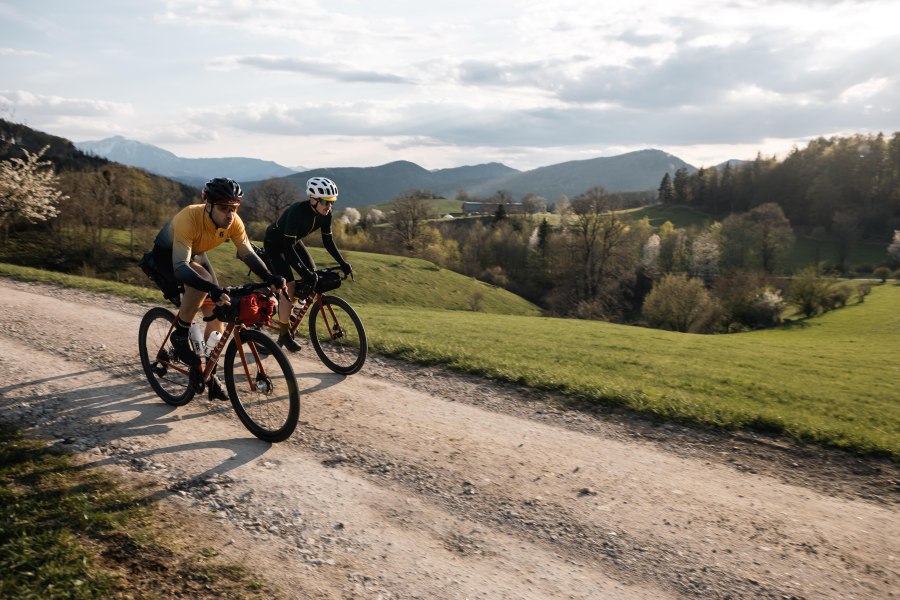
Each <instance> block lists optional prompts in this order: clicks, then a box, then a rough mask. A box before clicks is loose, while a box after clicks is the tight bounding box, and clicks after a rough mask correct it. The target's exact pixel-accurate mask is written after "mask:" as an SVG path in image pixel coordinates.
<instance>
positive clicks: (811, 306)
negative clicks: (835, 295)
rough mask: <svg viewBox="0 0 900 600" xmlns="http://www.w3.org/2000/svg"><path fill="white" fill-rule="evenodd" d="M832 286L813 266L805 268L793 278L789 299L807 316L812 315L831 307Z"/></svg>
mask: <svg viewBox="0 0 900 600" xmlns="http://www.w3.org/2000/svg"><path fill="white" fill-rule="evenodd" d="M830 288H831V284H830V283H829V282H828V281H827V280H825V279H821V278H820V277H819V276H818V275H816V272H815V271H814V270H813V269H812V268H808V269H804V270H802V271H800V273H798V274H797V275H795V276H794V278H793V279H792V280H791V290H790V293H789V294H788V300H789V301H790V302H791V303H793V304H795V305H796V306H797V309H798V310H799V311H800V312H802V313H803V314H804V315H805V316H807V317H811V316H813V315H816V314H819V313H820V312H824V311H826V310H829V309H830V308H831V305H830V300H829V292H830Z"/></svg>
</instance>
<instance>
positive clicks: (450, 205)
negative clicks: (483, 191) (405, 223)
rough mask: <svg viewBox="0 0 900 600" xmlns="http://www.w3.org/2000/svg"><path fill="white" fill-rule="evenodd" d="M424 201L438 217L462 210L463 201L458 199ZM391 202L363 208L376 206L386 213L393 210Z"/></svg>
mask: <svg viewBox="0 0 900 600" xmlns="http://www.w3.org/2000/svg"><path fill="white" fill-rule="evenodd" d="M424 202H425V204H426V205H428V206H429V207H430V208H431V210H432V212H433V213H434V215H435V216H438V217H443V216H444V215H446V214H448V213H460V212H462V205H463V203H462V202H460V201H459V200H450V199H449V198H433V199H431V200H425V201H424ZM393 204H394V203H393V201H391V202H384V203H382V204H374V205H372V206H367V207H365V208H367V209H369V208H377V209H378V210H380V211H382V212H384V213H388V212H391V211H392V210H394V207H393Z"/></svg>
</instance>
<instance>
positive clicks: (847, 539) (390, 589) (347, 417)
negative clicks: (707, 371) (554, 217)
mask: <svg viewBox="0 0 900 600" xmlns="http://www.w3.org/2000/svg"><path fill="white" fill-rule="evenodd" d="M0 297H2V300H0V311H2V315H3V316H2V318H0V370H2V372H3V373H4V375H5V376H4V383H3V384H2V387H0V394H2V395H0V418H2V419H4V420H9V421H13V422H15V423H18V424H20V425H25V426H32V427H34V428H35V431H36V432H37V433H39V434H41V435H44V436H47V437H50V438H53V439H55V440H57V442H58V443H60V444H64V445H66V446H67V447H70V448H72V449H73V451H75V452H78V453H79V454H80V457H81V460H83V461H84V462H85V463H86V464H89V465H92V466H93V465H96V466H107V467H109V468H112V469H114V470H116V471H119V472H124V473H126V474H127V475H129V476H133V477H141V478H143V479H145V480H146V481H149V482H150V483H151V485H152V486H153V490H154V495H155V496H156V497H158V498H161V499H162V500H163V501H164V502H166V503H172V504H173V505H175V506H177V507H179V508H180V509H181V510H185V511H191V512H192V514H196V515H197V518H196V523H197V530H196V531H185V532H184V538H185V540H188V541H190V540H191V539H194V537H195V536H196V537H204V536H206V538H210V537H211V538H212V539H217V540H220V541H221V543H222V545H223V550H224V551H225V553H226V556H229V557H231V558H236V559H238V560H240V561H242V562H244V563H246V564H248V565H251V566H252V567H253V568H254V569H255V570H256V571H257V572H258V573H259V574H260V575H261V576H262V577H265V578H266V579H267V580H269V581H271V582H272V583H273V584H275V585H278V586H280V587H281V588H282V589H283V590H284V591H285V593H286V594H287V595H290V596H295V597H298V598H306V597H314V598H356V597H359V598H379V597H381V598H665V597H676V598H677V597H702V598H761V597H762V598H779V599H780V598H792V597H796V598H835V599H837V598H840V599H846V598H865V599H869V598H890V597H894V596H895V595H896V594H898V593H900V576H898V573H900V568H898V561H900V519H898V510H897V508H898V500H900V494H898V482H900V472H898V469H897V467H896V465H892V464H891V463H888V462H884V461H872V460H869V461H863V460H858V459H854V458H852V457H847V456H845V455H843V454H840V453H835V452H825V451H819V450H814V449H804V448H798V447H795V446H793V445H791V444H788V443H785V442H783V441H777V440H765V439H758V438H755V437H753V436H746V435H744V436H731V437H728V436H720V435H715V434H710V433H703V432H696V431H691V430H688V429H684V428H681V427H673V426H662V427H659V426H654V425H653V424H648V423H642V422H640V421H635V420H633V419H627V418H624V417H620V416H616V415H601V414H593V415H592V414H586V413H582V412H578V411H575V410H568V409H565V408H562V405H561V404H560V403H559V402H558V400H557V399H554V398H548V397H541V396H537V395H532V394H529V393H527V392H526V391H523V390H517V389H513V388H510V387H505V386H499V385H495V384H493V383H491V382H488V381H483V380H477V379H475V378H468V377H459V376H453V375H450V374H447V373H444V372H441V371H438V370H435V369H417V368H413V367H410V366H409V365H404V364H402V363H397V362H394V361H388V360H385V359H381V358H378V357H370V359H369V362H368V363H367V365H366V367H365V368H364V369H363V371H362V372H361V373H359V374H357V375H354V376H352V377H349V378H342V377H339V376H336V375H334V374H332V373H330V372H329V371H327V369H325V367H323V366H322V365H321V363H319V362H318V361H317V360H316V359H315V355H314V353H313V352H312V350H311V349H310V348H308V347H306V348H304V350H303V351H302V352H301V353H300V354H299V356H298V357H295V358H294V359H293V362H294V368H295V371H296V372H297V375H298V380H299V382H300V388H301V393H302V396H301V424H300V426H299V427H298V431H297V432H296V433H295V434H294V436H293V437H292V438H291V440H289V441H288V442H285V443H282V444H278V445H275V446H271V445H269V444H265V443H262V442H260V441H258V440H256V439H255V438H252V437H251V436H250V435H249V434H248V433H247V431H246V430H245V429H244V428H243V427H242V425H241V424H240V422H239V421H238V420H237V418H236V417H235V416H234V414H233V412H232V411H231V409H230V406H229V405H227V404H223V403H211V402H208V401H207V400H205V398H203V399H199V398H198V399H195V400H194V401H193V402H192V403H191V404H189V405H188V406H186V407H182V408H178V409H174V408H171V407H169V406H167V405H165V404H163V403H162V401H160V400H159V399H158V398H157V397H156V396H155V395H153V393H152V392H151V391H150V390H149V387H148V386H147V385H146V383H145V381H144V380H143V377H142V374H141V370H140V363H139V360H138V357H137V346H136V339H137V330H138V324H139V321H140V315H142V314H143V312H144V311H145V310H146V307H144V306H140V305H136V304H127V303H122V302H121V301H119V300H116V299H112V298H105V297H100V296H90V295H86V294H82V293H78V292H73V291H69V290H60V289H56V288H48V287H47V286H34V285H28V284H20V283H15V282H11V281H5V280H0ZM362 316H363V320H364V321H365V314H363V315H362Z"/></svg>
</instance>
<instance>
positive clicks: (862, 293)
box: [856, 281, 872, 304]
mask: <svg viewBox="0 0 900 600" xmlns="http://www.w3.org/2000/svg"><path fill="white" fill-rule="evenodd" d="M871 293H872V284H871V283H870V282H868V281H866V282H863V283H861V284H859V285H858V286H857V287H856V301H857V302H859V303H860V304H862V303H863V302H865V301H866V296H868V295H869V294H871Z"/></svg>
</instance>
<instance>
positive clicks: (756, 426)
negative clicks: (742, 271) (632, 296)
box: [0, 249, 900, 461]
mask: <svg viewBox="0 0 900 600" xmlns="http://www.w3.org/2000/svg"><path fill="white" fill-rule="evenodd" d="M315 252H316V253H319V252H321V251H320V250H318V249H315ZM232 256H233V249H232V250H230V251H223V256H222V257H217V256H213V259H212V260H213V263H214V264H215V265H216V267H220V266H221V267H223V268H222V269H221V275H222V277H223V279H229V280H231V282H232V283H241V282H244V281H247V280H248V278H247V276H246V267H243V265H242V264H241V263H240V262H238V261H236V260H234V259H233V258H231V257H232ZM316 259H317V260H319V262H320V263H321V264H327V263H328V261H326V260H325V259H324V257H322V256H316ZM348 259H349V260H350V261H351V262H352V263H353V264H354V268H355V272H356V275H357V277H356V280H355V281H354V282H348V283H345V285H344V286H343V287H341V288H340V290H339V291H338V292H337V293H338V294H339V295H341V296H343V297H345V298H346V299H347V300H348V301H350V302H351V303H352V304H353V305H354V306H355V307H356V309H357V311H358V312H359V314H360V316H361V317H362V319H363V322H364V323H365V325H366V330H367V332H368V334H369V342H370V346H371V349H372V351H373V352H376V353H380V354H383V355H387V356H393V357H398V358H402V359H405V360H410V361H414V362H416V363H419V364H423V365H443V366H446V367H448V368H450V369H454V370H458V371H462V372H466V373H472V374H477V375H482V376H486V377H490V378H493V379H496V380H500V381H506V382H511V383H515V384H521V385H525V386H529V387H532V388H536V389H542V390H552V391H556V392H559V393H561V394H563V396H564V397H567V398H569V399H571V401H572V402H575V403H577V404H579V405H582V406H585V405H587V406H591V405H596V406H598V407H618V408H622V409H626V410H629V411H633V412H634V413H636V414H640V415H644V416H646V417H649V418H653V419H661V420H671V421H677V422H681V423H685V424H692V425H695V426H701V427H711V428H721V429H727V430H738V429H746V430H754V431H764V432H770V433H776V434H783V435H787V436H789V437H791V438H794V439H797V440H802V441H807V442H813V443H817V444H823V445H828V446H836V447H840V448H845V449H847V450H850V451H854V452H858V453H861V454H876V455H883V456H890V457H891V458H892V459H893V460H895V461H896V460H900V392H898V391H897V386H896V382H897V381H898V380H900V361H898V360H897V356H900V310H898V308H900V286H898V285H896V284H893V283H888V284H885V285H878V286H875V287H874V289H873V291H872V293H871V295H869V296H868V297H867V298H866V300H865V302H864V303H862V304H851V305H850V306H847V307H845V308H841V309H838V310H835V311H832V312H829V313H827V314H825V315H823V316H819V317H815V318H811V319H804V320H797V321H793V322H791V323H788V324H785V325H783V326H781V327H778V328H774V329H768V330H763V331H756V332H749V333H739V334H729V335H713V336H707V335H694V334H682V333H675V332H668V331H661V330H655V329H647V328H641V327H633V326H627V325H616V324H612V323H603V322H597V321H580V320H575V319H555V318H547V317H541V316H538V311H537V309H536V308H535V307H534V306H533V305H530V304H528V303H527V302H525V301H524V300H522V299H520V298H518V297H516V296H514V295H512V294H509V293H508V292H505V291H503V290H500V289H497V288H492V287H491V286H485V285H484V284H481V283H479V282H475V281H474V280H472V279H470V278H466V277H463V276H461V275H458V274H456V273H453V272H451V271H447V270H439V269H437V267H435V266H434V265H432V264H431V263H428V262H425V261H420V260H413V259H404V258H401V257H395V256H384V255H374V254H366V253H357V252H351V253H348ZM232 268H233V269H235V270H234V271H232V272H229V269H232ZM0 276H6V277H13V278H19V279H31V280H38V281H49V282H53V283H57V284H60V285H67V286H74V287H80V288H86V289H89V290H92V291H100V292H107V293H113V294H119V295H122V296H124V297H128V298H133V299H137V300H141V301H153V302H160V301H161V300H162V299H161V295H160V294H159V293H158V292H155V291H153V290H150V289H147V288H141V287H137V286H132V285H126V284H119V283H114V282H109V281H102V280H97V279H91V278H83V277H76V276H71V275H61V274H58V273H49V272H44V271H39V270H35V269H26V268H23V267H17V266H13V265H7V264H0ZM476 292H477V293H478V294H479V295H483V296H484V297H483V299H482V306H481V310H479V311H477V312H476V311H473V310H472V309H471V306H470V296H471V295H472V294H473V293H476ZM448 307H450V308H448Z"/></svg>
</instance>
